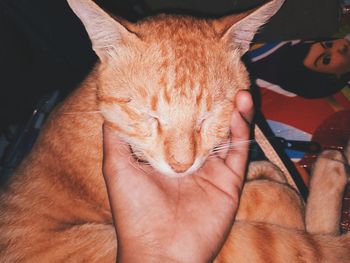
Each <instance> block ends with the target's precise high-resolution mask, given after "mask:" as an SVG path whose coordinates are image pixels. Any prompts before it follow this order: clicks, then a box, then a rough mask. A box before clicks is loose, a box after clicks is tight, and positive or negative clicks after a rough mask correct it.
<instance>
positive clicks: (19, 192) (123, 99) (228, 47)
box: [0, 1, 350, 263]
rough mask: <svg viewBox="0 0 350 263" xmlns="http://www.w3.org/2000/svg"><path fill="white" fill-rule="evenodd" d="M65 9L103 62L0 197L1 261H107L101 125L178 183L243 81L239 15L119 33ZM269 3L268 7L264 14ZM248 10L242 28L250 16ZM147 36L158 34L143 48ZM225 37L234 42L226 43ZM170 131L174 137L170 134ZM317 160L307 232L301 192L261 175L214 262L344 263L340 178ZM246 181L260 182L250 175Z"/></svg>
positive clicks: (222, 126) (220, 128) (222, 121)
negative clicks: (82, 27) (80, 22)
mask: <svg viewBox="0 0 350 263" xmlns="http://www.w3.org/2000/svg"><path fill="white" fill-rule="evenodd" d="M70 2H71V3H70V4H71V5H72V6H75V10H76V11H77V10H78V9H79V8H80V7H79V5H84V4H83V2H85V4H87V5H88V7H87V11H86V10H85V11H86V12H85V11H82V12H79V11H78V13H79V15H80V17H81V18H82V20H83V21H85V22H86V21H87V20H89V18H91V17H89V16H88V14H89V12H91V10H92V12H95V13H94V16H93V17H94V18H97V20H98V22H99V23H98V24H99V25H101V26H104V27H105V28H106V29H107V33H106V34H103V33H102V34H101V32H100V31H98V30H97V29H96V27H94V25H93V24H92V25H87V28H88V32H89V34H90V37H91V39H92V42H93V46H94V49H95V51H96V53H97V54H98V55H99V57H100V59H101V63H100V64H98V65H97V66H96V68H95V69H94V70H93V71H92V73H91V74H90V76H89V77H88V78H87V79H86V80H85V81H84V83H83V84H82V85H81V87H80V88H79V89H78V90H76V91H75V92H74V93H73V94H72V95H71V96H70V97H69V98H68V99H67V100H66V101H65V102H64V103H63V104H62V105H60V106H59V107H58V108H57V109H56V110H55V111H54V112H53V113H52V115H51V116H50V118H49V119H48V121H47V123H46V125H45V128H44V129H43V131H42V133H41V135H40V137H39V139H38V141H37V143H36V145H35V147H34V149H33V151H32V152H31V154H30V155H29V156H28V157H27V158H26V160H25V161H24V162H23V163H22V164H21V166H20V167H19V168H18V170H17V171H16V173H15V174H14V175H13V177H12V178H11V180H10V181H9V183H8V184H7V185H6V186H5V188H4V189H3V190H2V192H1V196H0V211H1V214H0V237H1V239H0V259H1V261H2V262H115V255H116V249H117V242H116V236H115V230H114V226H113V223H112V215H111V212H110V208H109V203H108V198H107V193H106V189H105V184H104V181H103V177H102V124H103V122H104V121H106V123H107V124H108V125H110V126H111V127H112V128H113V129H114V130H115V131H116V132H118V134H119V135H120V136H121V137H122V138H123V139H125V140H126V141H128V142H129V143H131V144H132V146H133V148H134V150H135V151H137V150H139V149H140V148H141V149H147V151H146V150H145V151H144V152H142V153H138V154H139V155H141V157H143V158H145V159H146V160H148V161H149V162H150V163H151V164H152V165H154V167H155V168H156V169H158V170H160V171H161V172H164V174H167V175H168V176H183V175H185V174H186V173H190V172H191V171H192V170H195V169H198V167H199V166H200V165H201V163H202V162H203V161H204V160H205V158H206V156H207V155H208V154H209V152H210V150H212V148H213V147H214V146H215V145H216V144H217V143H218V142H219V141H220V140H222V139H225V138H226V135H227V131H228V123H229V119H230V115H231V112H232V107H234V105H233V103H232V101H233V98H234V95H235V93H236V91H237V90H238V89H243V88H247V87H248V86H249V82H248V78H247V73H246V71H245V69H244V66H243V65H242V64H241V63H240V59H239V58H240V55H241V54H242V53H244V50H245V49H246V48H247V45H248V44H249V41H250V40H251V39H252V36H253V35H254V34H253V33H249V30H248V31H244V30H243V29H242V28H241V27H242V25H240V24H239V23H236V24H235V22H237V21H241V20H242V18H243V17H244V16H237V17H233V19H232V18H228V19H225V20H222V21H221V22H220V23H217V24H215V23H214V22H212V21H209V22H208V21H204V20H200V21H199V20H194V19H193V18H185V17H172V16H160V17H158V18H157V19H149V20H147V21H145V22H144V23H143V24H142V23H140V24H138V25H127V26H128V29H126V28H124V27H122V26H121V25H120V24H118V23H117V24H115V22H113V21H114V20H113V21H112V20H111V19H110V18H107V19H106V21H105V20H103V19H102V20H101V19H100V20H99V17H98V14H99V11H96V10H97V9H96V7H95V6H94V5H92V4H91V3H90V2H88V1H70ZM271 3H272V4H271V5H270V6H268V5H266V6H265V9H261V10H262V14H260V15H258V18H259V17H260V18H261V16H263V17H264V16H267V13H268V14H269V16H271V15H272V13H274V12H275V11H276V10H277V9H278V7H279V6H280V4H281V1H273V2H271ZM272 7H274V9H276V10H274V11H273V12H272V11H271V12H270V11H268V12H267V10H266V8H267V9H269V8H272ZM89 8H90V9H89ZM96 14H97V15H96ZM254 14H255V13H253V16H252V17H251V16H248V21H246V22H251V21H258V19H257V17H256V16H254ZM249 17H250V18H251V21H249ZM266 19H267V18H266V17H264V19H260V20H261V21H260V22H258V23H257V25H256V27H258V26H259V25H261V24H262V23H264V21H265V20H266ZM90 20H91V19H90ZM92 20H93V19H92ZM243 20H244V18H243ZM92 22H94V21H92ZM95 22H96V21H95ZM232 24H233V25H234V26H232ZM248 24H249V23H248ZM111 25H112V26H111ZM152 25H153V26H156V28H157V30H158V31H156V33H157V34H155V32H154V28H153V30H150V29H152ZM159 25H161V26H159ZM164 25H166V26H164ZM236 25H237V26H236ZM190 26H192V27H193V28H190V30H188V29H189V27H190ZM166 28H170V29H166ZM171 28H177V29H178V30H171ZM210 28H211V29H210ZM248 28H249V25H248ZM161 30H163V31H164V32H160V31H161ZM237 30H238V31H237ZM254 30H255V29H254ZM134 31H136V32H137V33H135V34H134V33H132V34H131V32H134ZM188 31H190V32H188ZM231 31H232V32H231ZM240 31H242V32H243V33H241V34H240V33H239V32H240ZM111 32H114V33H116V32H117V33H118V34H117V37H114V36H115V35H113V34H111ZM186 32H187V33H186ZM247 32H248V33H247ZM252 32H253V30H252ZM254 32H255V31H254ZM130 34H131V35H130ZM154 35H158V36H161V37H160V38H158V39H156V41H155V42H152V43H153V44H152V43H151V44H150V42H147V41H151V40H149V39H151V38H152V39H154ZM232 36H236V37H237V39H238V38H239V36H241V37H244V39H241V41H240V42H239V41H237V42H235V41H233V42H232V43H231V44H227V41H229V40H228V39H229V38H230V37H232ZM218 39H223V41H222V42H219V41H218ZM100 40H101V41H100ZM140 40H142V41H140ZM111 42H113V43H114V42H117V45H116V46H113V45H112V44H111ZM145 43H146V44H147V43H148V44H149V45H146V44H145ZM154 43H155V44H154ZM247 43H248V44H247ZM162 46H163V48H162ZM131 47H132V48H134V50H133V49H132V48H131ZM209 47H210V48H212V50H209V51H208V49H209ZM137 48H141V49H140V50H137ZM230 56H235V58H233V59H232V58H231V57H230ZM173 60H175V61H176V63H174V61H173ZM130 61H132V63H130ZM212 61H214V62H212ZM208 64H210V65H208ZM150 65H151V66H150ZM203 70H204V73H203ZM131 73H132V74H131ZM192 73H193V74H194V75H193V76H192ZM125 75H127V77H128V78H125ZM220 75H223V76H224V77H219V76H220ZM116 87H117V88H116ZM176 87H177V88H176ZM145 105H149V107H148V108H147V109H146V106H145ZM99 112H101V113H102V114H100V113H99ZM166 120H168V121H166ZM171 121H173V123H172V122H171ZM203 123H204V124H203ZM174 125H175V127H176V129H175V130H174V129H170V128H169V127H172V126H174ZM192 130H193V131H194V132H188V131H192ZM188 134H190V135H188ZM178 138H181V140H179V139H178ZM155 142H156V143H155ZM181 142H182V143H181ZM149 145H151V146H149ZM152 147H153V148H152ZM206 147H207V148H206ZM155 153H159V154H158V155H159V156H155ZM328 154H331V155H332V156H330V157H332V158H330V159H334V158H335V159H339V160H340V159H341V157H340V156H336V154H334V153H328ZM328 157H329V156H328ZM157 158H158V159H157ZM327 160H328V159H326V158H325V159H320V161H319V164H318V166H317V167H323V168H324V167H329V168H328V170H329V171H328V172H327V173H322V171H318V172H316V173H315V174H316V175H315V176H314V179H313V181H315V182H316V183H314V184H313V183H311V184H312V188H311V195H310V204H309V205H308V207H309V208H307V209H306V211H307V213H306V215H307V217H306V223H307V229H308V230H310V233H307V232H306V231H305V225H304V214H303V211H304V208H303V203H302V201H301V199H300V197H299V196H298V194H297V193H296V192H295V191H294V190H292V189H291V188H290V187H289V186H287V185H286V184H285V183H281V181H282V182H283V177H280V176H278V175H277V176H276V174H275V173H274V172H271V173H269V174H266V177H268V178H270V179H267V180H253V181H252V182H250V183H248V184H247V185H246V186H245V188H244V192H243V197H242V202H241V205H240V209H239V212H238V215H237V220H238V221H237V222H236V223H235V225H234V227H233V230H232V234H231V235H230V237H229V239H228V241H227V243H226V245H225V248H224V249H223V251H222V252H221V253H220V255H219V257H218V261H222V262H240V263H241V262H242V263H244V262H337V263H338V262H350V237H349V235H345V236H342V237H338V234H339V233H338V231H337V227H336V224H337V220H338V221H339V207H340V202H341V195H342V192H343V190H344V187H345V183H346V181H347V175H346V172H345V170H344V165H343V163H342V162H337V161H331V160H328V161H327ZM341 161H343V160H341ZM158 163H162V165H159V164H158ZM333 166H334V167H333ZM263 167H267V166H266V165H263ZM332 167H333V168H332ZM323 168H322V169H323ZM191 169H192V170H191ZM325 170H326V169H325ZM332 175H335V176H334V177H332ZM273 176H274V177H275V178H277V180H278V181H279V182H276V181H274V180H273V179H271V178H272V177H273ZM251 177H252V178H253V177H258V176H256V175H254V172H251ZM336 177H338V178H336ZM324 181H326V182H327V184H325V183H322V182H324ZM327 189H331V191H328V190H327ZM333 191H334V192H335V193H336V194H334V192H333ZM320 193H321V194H320ZM320 198H321V199H322V200H321V202H318V200H320ZM322 206H325V207H326V209H327V210H326V211H327V213H326V214H325V213H322V211H323V210H322V209H323V207H322ZM315 218H316V219H317V220H316V219H315ZM314 219H315V220H314ZM334 219H336V220H334ZM318 220H321V221H318ZM313 233H325V234H326V235H316V234H313Z"/></svg>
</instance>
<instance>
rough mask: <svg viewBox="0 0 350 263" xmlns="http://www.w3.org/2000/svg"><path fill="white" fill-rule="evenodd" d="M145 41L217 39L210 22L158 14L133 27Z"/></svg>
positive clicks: (216, 33) (188, 17)
mask: <svg viewBox="0 0 350 263" xmlns="http://www.w3.org/2000/svg"><path fill="white" fill-rule="evenodd" d="M135 29H136V30H137V31H139V32H140V34H141V35H142V38H144V39H145V40H153V39H169V40H179V39H190V38H194V37H197V38H198V37H199V38H202V39H215V38H218V37H219V32H217V30H216V27H215V26H214V24H213V23H212V21H211V20H207V19H200V18H195V17H190V16H180V15H166V14H160V15H158V16H153V17H149V18H146V19H144V20H142V21H140V22H139V23H137V24H136V25H135Z"/></svg>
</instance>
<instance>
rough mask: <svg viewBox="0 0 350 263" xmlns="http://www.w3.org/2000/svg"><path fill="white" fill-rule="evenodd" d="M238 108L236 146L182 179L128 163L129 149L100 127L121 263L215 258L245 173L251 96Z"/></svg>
mask: <svg viewBox="0 0 350 263" xmlns="http://www.w3.org/2000/svg"><path fill="white" fill-rule="evenodd" d="M236 105H237V109H236V110H235V111H234V113H233V115H232V122H231V141H232V143H233V145H237V146H235V147H234V148H232V149H230V150H229V151H228V152H227V154H226V155H225V156H223V157H224V158H221V157H215V158H210V159H208V160H207V161H206V162H205V164H204V165H203V167H202V168H200V169H199V170H198V171H197V172H196V173H194V174H193V175H188V176H185V177H181V178H169V177H166V176H164V175H161V174H159V173H158V172H156V171H154V170H152V168H151V167H150V166H145V165H142V164H139V163H137V162H136V161H134V160H132V158H130V156H131V152H130V149H129V146H128V145H126V144H125V143H123V142H122V141H120V140H119V139H118V137H117V136H116V135H115V133H114V132H113V131H112V130H111V129H110V128H108V127H104V130H103V144H104V165H103V174H104V178H105V181H106V185H107V190H108V195H109V199H110V205H111V209H112V213H113V217H114V222H115V227H116V233H117V238H118V255H117V257H118V261H119V262H208V261H210V260H213V259H214V258H215V256H216V255H217V254H218V253H219V251H220V249H221V247H222V246H223V244H224V242H225V240H226V238H227V236H228V234H229V233H230V230H231V227H232V224H233V221H234V218H235V214H236V211H237V208H238V203H239V196H240V192H241V189H242V185H243V179H244V175H245V170H246V163H247V157H248V146H249V144H248V140H249V124H248V123H250V122H251V120H252V116H253V103H252V98H251V95H250V93H249V92H246V91H240V92H239V93H238V94H237V96H236ZM242 142H244V143H242Z"/></svg>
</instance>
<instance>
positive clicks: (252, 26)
mask: <svg viewBox="0 0 350 263" xmlns="http://www.w3.org/2000/svg"><path fill="white" fill-rule="evenodd" d="M283 3H284V0H272V1H269V2H268V3H266V4H264V5H262V6H260V7H258V8H255V9H253V10H249V11H247V12H244V13H241V14H239V15H233V16H228V17H224V18H222V19H221V21H220V20H219V24H221V26H222V28H224V33H223V36H222V38H223V39H224V40H225V41H228V44H229V45H230V46H231V47H233V48H234V49H236V50H238V51H239V53H240V55H243V54H244V53H245V52H247V51H248V49H249V46H250V43H251V42H252V40H253V38H254V35H255V34H256V32H257V31H258V29H259V28H260V27H261V26H262V25H263V24H265V23H266V22H267V21H268V20H269V19H270V18H271V17H272V16H273V15H274V14H275V13H276V12H277V11H278V10H279V9H280V7H281V6H282V4H283Z"/></svg>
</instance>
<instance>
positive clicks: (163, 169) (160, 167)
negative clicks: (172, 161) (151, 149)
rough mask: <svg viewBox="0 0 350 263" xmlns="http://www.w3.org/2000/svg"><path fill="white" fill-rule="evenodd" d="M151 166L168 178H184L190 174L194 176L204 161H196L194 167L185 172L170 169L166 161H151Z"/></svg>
mask: <svg viewBox="0 0 350 263" xmlns="http://www.w3.org/2000/svg"><path fill="white" fill-rule="evenodd" d="M150 164H151V165H152V167H153V168H155V169H156V170H157V171H158V172H160V173H161V174H163V175H165V176H167V177H171V178H179V177H184V176H187V175H190V174H193V173H194V172H196V171H197V170H198V169H199V168H200V167H201V166H202V164H203V161H202V160H200V159H196V160H195V162H194V163H193V164H192V166H191V167H190V168H188V169H187V170H186V171H184V172H176V171H174V170H173V169H172V168H171V167H170V165H169V164H168V163H167V162H165V161H164V160H159V161H150Z"/></svg>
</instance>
